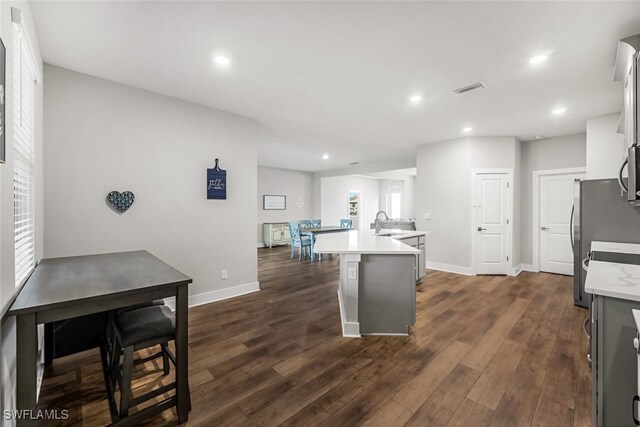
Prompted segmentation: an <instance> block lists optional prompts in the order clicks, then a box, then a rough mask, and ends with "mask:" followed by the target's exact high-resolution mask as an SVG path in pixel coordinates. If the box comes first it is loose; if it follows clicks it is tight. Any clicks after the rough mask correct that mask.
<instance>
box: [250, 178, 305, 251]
mask: <svg viewBox="0 0 640 427" xmlns="http://www.w3.org/2000/svg"><path fill="white" fill-rule="evenodd" d="M265 194H276V195H284V196H287V209H286V210H283V211H281V210H278V211H276V210H273V211H272V210H264V209H263V208H262V207H263V204H262V196H263V195H265ZM257 200H258V205H257V206H258V207H257V209H258V245H259V246H262V224H263V223H265V222H288V221H295V220H299V219H314V218H312V217H313V213H314V209H313V202H314V198H313V173H311V172H301V171H295V170H289V169H278V168H270V167H265V166H260V167H258V197H257ZM297 200H301V201H302V202H303V206H302V207H298V206H297V205H296V201H297Z"/></svg>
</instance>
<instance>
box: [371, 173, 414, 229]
mask: <svg viewBox="0 0 640 427" xmlns="http://www.w3.org/2000/svg"><path fill="white" fill-rule="evenodd" d="M379 185H380V196H379V198H380V208H379V209H380V210H383V211H386V212H387V213H388V214H389V215H391V212H390V210H389V207H388V206H387V194H388V193H389V187H399V188H400V194H401V198H402V212H401V213H402V218H403V219H405V220H406V219H408V218H415V206H414V192H415V176H411V175H407V176H406V177H404V178H403V179H381V180H380V183H379Z"/></svg>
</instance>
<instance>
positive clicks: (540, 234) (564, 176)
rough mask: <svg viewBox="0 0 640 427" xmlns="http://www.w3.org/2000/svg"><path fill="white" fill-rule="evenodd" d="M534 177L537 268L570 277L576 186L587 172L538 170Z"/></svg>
mask: <svg viewBox="0 0 640 427" xmlns="http://www.w3.org/2000/svg"><path fill="white" fill-rule="evenodd" d="M533 174H534V176H533V184H534V185H533V187H534V189H533V190H534V191H533V195H534V202H533V216H532V218H533V221H532V231H531V234H532V240H533V243H534V245H533V246H534V247H533V263H534V269H535V270H537V271H544V272H547V273H555V274H564V275H567V276H571V275H573V251H572V250H571V239H572V231H571V220H572V219H571V215H572V207H573V200H574V185H575V184H574V183H575V180H576V179H578V180H580V179H584V177H585V173H584V169H564V170H550V171H535V172H534V173H533Z"/></svg>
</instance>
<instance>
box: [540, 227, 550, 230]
mask: <svg viewBox="0 0 640 427" xmlns="http://www.w3.org/2000/svg"><path fill="white" fill-rule="evenodd" d="M540 229H541V230H542V231H547V230H549V227H542V228H540Z"/></svg>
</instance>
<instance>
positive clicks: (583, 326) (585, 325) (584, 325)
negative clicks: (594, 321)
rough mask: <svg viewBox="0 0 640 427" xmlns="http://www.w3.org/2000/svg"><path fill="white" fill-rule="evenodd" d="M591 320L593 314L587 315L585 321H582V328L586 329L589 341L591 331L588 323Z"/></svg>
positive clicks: (585, 333) (585, 332)
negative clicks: (588, 330) (588, 329)
mask: <svg viewBox="0 0 640 427" xmlns="http://www.w3.org/2000/svg"><path fill="white" fill-rule="evenodd" d="M590 320H591V316H589V315H587V317H586V318H585V319H584V322H582V330H583V331H584V335H585V336H586V337H587V339H588V340H589V341H591V335H589V332H587V323H589V321H590Z"/></svg>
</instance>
